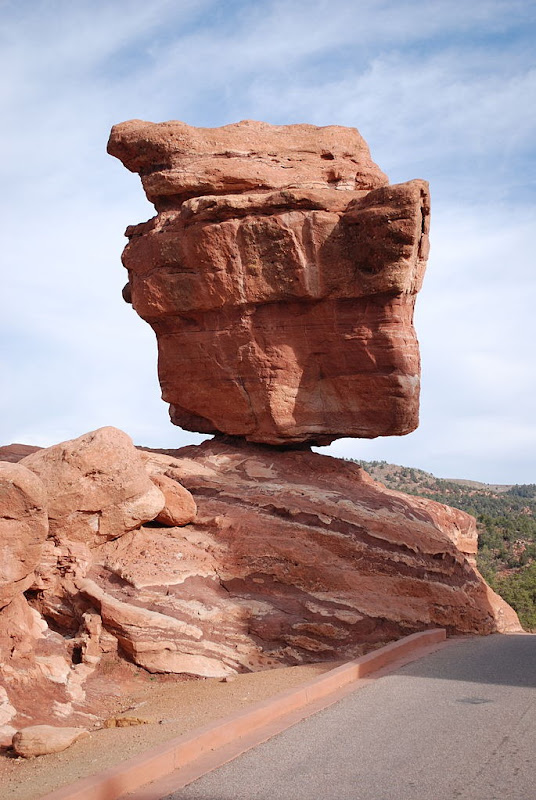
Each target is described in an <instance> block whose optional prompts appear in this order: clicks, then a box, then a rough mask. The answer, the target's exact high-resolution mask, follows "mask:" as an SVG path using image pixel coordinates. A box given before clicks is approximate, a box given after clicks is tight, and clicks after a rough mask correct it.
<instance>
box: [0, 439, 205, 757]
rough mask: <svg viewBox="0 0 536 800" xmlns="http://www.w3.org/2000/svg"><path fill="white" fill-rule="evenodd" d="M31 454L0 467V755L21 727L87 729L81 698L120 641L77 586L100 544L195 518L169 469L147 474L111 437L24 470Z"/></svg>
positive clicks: (89, 718)
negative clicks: (159, 521)
mask: <svg viewBox="0 0 536 800" xmlns="http://www.w3.org/2000/svg"><path fill="white" fill-rule="evenodd" d="M32 450H35V448H27V447H25V446H22V445H18V446H16V448H13V447H8V448H4V453H5V454H6V455H7V456H9V458H10V459H11V460H12V461H15V460H16V458H17V457H19V458H21V459H22V460H21V462H19V463H8V462H7V461H0V555H1V559H0V745H8V744H10V743H11V739H12V736H13V734H14V733H15V732H16V731H17V729H18V728H20V727H25V726H27V725H28V724H29V720H30V721H31V722H33V723H38V724H41V723H50V722H51V723H53V724H55V725H58V724H59V725H62V726H63V725H65V724H70V725H76V726H80V725H82V726H88V725H89V726H92V725H94V724H95V722H96V721H97V720H98V717H97V716H95V714H94V713H93V712H94V710H95V708H94V707H93V706H94V701H93V704H92V702H90V701H89V700H88V696H87V688H88V686H89V685H90V684H91V683H92V681H93V682H94V680H95V679H96V678H97V677H98V671H99V665H100V662H101V659H102V656H103V654H108V653H112V654H113V653H114V652H116V651H117V645H118V640H117V638H116V637H115V636H114V635H113V634H112V633H110V632H109V631H108V630H107V629H106V628H105V627H104V625H103V621H102V618H101V616H100V614H99V613H97V611H96V609H95V608H94V607H93V606H92V605H91V603H88V602H87V599H86V598H85V597H84V596H83V595H82V594H81V591H80V589H79V583H80V581H82V580H83V579H84V578H85V577H86V575H87V573H88V572H89V571H90V570H91V568H92V566H93V564H94V563H100V555H99V546H100V545H101V544H102V543H103V542H106V541H109V540H110V539H119V538H120V537H121V536H123V535H125V534H126V533H127V532H128V531H130V530H132V529H134V528H140V526H141V525H142V523H145V522H151V521H152V520H154V519H155V518H156V517H160V516H161V515H163V514H164V516H165V518H166V519H168V520H170V522H171V523H172V524H173V525H175V526H176V525H181V524H185V523H186V522H190V521H191V520H192V519H193V518H194V517H195V513H196V511H195V510H196V506H195V501H194V499H193V497H192V496H191V495H190V493H189V492H188V491H187V490H186V489H185V488H183V487H182V486H180V485H179V484H178V483H176V482H175V481H173V480H172V479H171V478H169V477H167V475H166V470H167V467H166V466H165V465H163V466H161V467H159V468H156V469H153V468H151V467H150V466H149V465H147V464H146V457H145V456H144V455H143V454H141V453H140V452H139V451H138V450H137V449H136V448H135V447H134V445H133V444H132V441H131V440H130V438H129V437H128V436H127V435H126V434H125V433H123V432H122V431H119V430H117V429H115V428H101V429H100V430H98V431H93V432H92V433H89V434H85V435H84V436H80V437H79V438H78V439H74V440H72V441H69V442H63V443H62V444H60V445H55V446H53V447H49V448H45V449H38V450H37V452H34V453H33V454H30V455H28V456H27V457H26V458H23V456H24V455H25V454H26V453H31V451H32ZM6 451H7V452H6ZM1 454H2V453H0V455H1ZM152 472H154V473H155V479H156V482H153V480H152V479H151V473H152ZM157 483H158V486H161V487H162V489H160V488H158V486H157ZM166 509H167V511H166Z"/></svg>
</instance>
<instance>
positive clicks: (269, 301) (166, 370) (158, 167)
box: [108, 120, 429, 444]
mask: <svg viewBox="0 0 536 800" xmlns="http://www.w3.org/2000/svg"><path fill="white" fill-rule="evenodd" d="M108 150H109V152H110V153H111V154H112V155H115V156H117V157H118V158H120V159H121V160H122V161H123V163H124V164H125V166H127V168H128V169H130V170H132V171H135V172H139V174H140V175H141V178H142V182H143V185H144V188H145V191H146V193H147V196H148V198H149V199H150V200H151V201H152V202H153V203H154V204H155V206H156V208H157V211H158V214H157V216H156V217H155V218H153V219H152V220H150V221H149V222H147V223H144V224H142V225H138V226H135V227H131V228H129V229H128V230H127V236H128V237H129V240H130V242H129V244H128V246H127V247H126V249H125V252H124V254H123V261H124V264H125V266H126V267H127V269H128V272H129V283H128V285H127V287H126V288H125V298H126V299H127V300H129V301H131V302H132V303H133V306H134V308H135V309H136V311H137V312H138V313H139V314H140V316H141V317H143V319H145V320H147V321H148V322H149V323H150V324H151V325H152V327H153V328H154V330H155V332H156V335H157V340H158V351H159V376H160V382H161V386H162V396H163V398H164V400H166V401H167V402H168V403H169V404H170V414H171V419H172V421H173V422H174V423H175V424H177V425H181V426H182V427H184V428H186V429H188V430H197V431H200V432H205V433H209V432H217V431H220V432H224V433H227V434H233V435H237V436H244V437H246V439H248V440H251V441H256V442H265V443H270V444H293V443H299V442H316V443H328V442H330V441H332V440H333V439H336V438H337V437H340V436H358V437H375V436H387V435H393V434H405V433H408V432H409V431H411V430H413V429H414V428H415V427H416V426H417V424H418V400H419V374H420V368H419V352H418V344H417V340H416V336H415V332H414V329H413V325H412V320H413V306H414V300H415V294H416V293H417V292H418V290H419V288H420V286H421V282H422V277H423V273H424V269H425V264H426V258H427V255H428V218H429V197H428V188H427V184H426V183H425V182H424V181H421V180H415V181H411V182H409V183H404V184H399V185H394V186H389V185H388V181H387V178H386V176H385V175H384V174H383V173H382V172H381V171H380V169H379V168H378V167H377V166H376V165H375V164H374V163H373V162H372V161H371V158H370V154H369V151H368V147H367V145H366V143H365V142H364V141H363V139H362V138H361V136H360V135H359V133H358V132H357V131H356V130H355V129H350V128H340V127H336V126H330V127H326V128H316V127H314V126H312V125H289V126H271V125H267V124H265V123H260V122H251V121H246V122H240V123H237V124H235V125H227V126H225V127H223V128H215V129H207V128H191V127H189V126H188V125H185V124H184V123H181V122H168V123H162V124H152V123H146V122H141V121H139V120H133V121H130V122H126V123H123V124H121V125H116V126H115V127H114V128H113V130H112V133H111V136H110V141H109V144H108Z"/></svg>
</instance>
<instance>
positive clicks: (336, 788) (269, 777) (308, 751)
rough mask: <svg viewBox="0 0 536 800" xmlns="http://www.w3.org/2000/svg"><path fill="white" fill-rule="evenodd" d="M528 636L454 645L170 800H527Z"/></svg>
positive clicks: (533, 753) (535, 702) (531, 783)
mask: <svg viewBox="0 0 536 800" xmlns="http://www.w3.org/2000/svg"><path fill="white" fill-rule="evenodd" d="M535 686H536V635H535V636H500V635H496V636H489V637H485V638H480V639H466V640H464V639H459V640H454V641H452V642H451V643H450V644H449V645H448V646H447V647H446V648H445V649H443V650H440V651H439V652H437V653H434V654H432V655H430V656H428V657H426V658H424V659H422V660H420V661H417V662H414V663H413V664H408V665H407V666H405V667H402V668H400V669H399V670H398V671H397V673H396V674H391V675H387V676H385V677H383V678H381V679H379V680H377V681H373V682H371V683H370V684H369V685H368V686H366V687H365V688H363V689H361V690H360V691H357V692H354V693H352V694H351V695H349V696H348V697H346V698H345V699H344V700H341V701H340V702H338V703H337V704H336V705H334V706H331V707H330V708H328V709H326V710H324V711H322V712H320V713H319V714H316V715H314V716H313V717H309V719H306V720H304V721H303V722H301V723H299V724H298V725H296V726H295V727H293V728H290V729H289V730H287V731H285V732H284V733H281V734H279V735H278V736H276V737H274V738H273V739H271V740H270V741H268V742H265V743H264V744H262V745H260V746H259V747H257V748H255V749H254V750H251V751H249V752H248V753H245V754H244V755H242V756H240V757H239V758H237V759H236V760H235V761H233V762H231V763H230V764H227V765H225V766H224V767H221V768H220V769H218V770H216V771H215V772H212V773H210V774H208V775H205V776H204V777H203V778H200V779H199V780H198V781H196V782H195V783H192V784H190V786H187V787H186V788H184V789H181V790H179V791H177V792H175V793H173V794H172V795H169V798H168V800H536V769H535V767H536V691H535V688H534V687H535Z"/></svg>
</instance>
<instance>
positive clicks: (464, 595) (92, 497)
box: [0, 428, 519, 743]
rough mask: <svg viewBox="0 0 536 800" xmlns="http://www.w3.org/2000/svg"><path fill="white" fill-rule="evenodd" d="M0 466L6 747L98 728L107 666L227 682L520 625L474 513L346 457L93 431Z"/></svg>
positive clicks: (0, 651)
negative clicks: (392, 643) (179, 445)
mask: <svg viewBox="0 0 536 800" xmlns="http://www.w3.org/2000/svg"><path fill="white" fill-rule="evenodd" d="M97 444H98V445H99V446H98V447H97ZM114 452H115V458H114ZM99 453H100V455H99ZM1 466H2V472H5V473H9V474H10V475H11V476H12V478H16V479H17V483H16V485H17V487H18V488H17V490H16V492H15V495H14V497H13V498H12V500H13V502H12V503H11V505H10V506H8V505H7V504H4V507H3V514H4V517H5V518H13V519H14V520H18V524H20V525H21V526H22V527H21V531H22V532H23V534H24V535H22V534H21V537H20V539H19V538H18V537H17V536H15V537H13V536H12V535H11V533H10V530H11V529H10V528H8V529H7V534H6V533H5V530H4V529H3V528H2V527H1V526H0V547H1V548H2V550H3V552H9V553H10V562H9V563H10V569H11V572H10V573H9V574H8V573H7V572H6V571H5V570H4V573H3V575H2V580H3V581H4V593H5V595H4V596H5V599H4V602H5V605H4V607H3V608H2V609H0V742H5V741H7V742H8V743H9V742H10V741H11V737H12V736H13V734H14V733H15V731H16V730H17V729H18V728H20V727H21V723H22V724H23V725H24V726H26V725H28V724H29V722H30V721H31V722H32V723H33V724H47V723H53V724H54V725H61V726H64V725H70V726H73V725H74V726H77V727H80V726H82V727H92V726H93V725H94V724H95V721H96V719H97V715H98V713H99V708H98V704H97V705H96V704H95V699H94V698H95V697H96V696H97V695H96V690H95V688H94V687H95V685H96V682H98V681H99V680H100V681H101V683H102V682H104V687H105V690H106V691H108V690H109V679H108V677H107V672H106V665H107V664H108V665H109V663H110V661H109V659H110V658H114V659H115V662H114V663H119V662H118V659H126V660H127V661H130V662H134V663H136V664H137V665H139V666H140V667H143V668H144V669H145V670H147V671H149V672H162V673H175V674H184V673H187V674H193V675H199V676H213V677H225V676H226V675H229V674H232V673H233V672H236V671H247V670H258V669H266V668H269V667H276V666H278V665H285V664H300V663H307V662H314V661H318V660H333V659H341V658H352V657H354V656H356V655H359V654H361V653H362V652H363V650H364V649H366V648H368V647H372V646H375V645H377V644H379V643H383V642H386V641H389V640H392V639H395V638H397V637H399V636H402V635H404V634H406V633H411V632H413V631H417V630H423V629H426V628H429V627H436V626H444V627H446V628H447V629H448V630H449V631H451V632H457V633H477V634H486V633H491V632H493V631H508V630H519V623H518V621H517V618H516V615H515V614H514V612H513V611H512V609H510V608H509V607H508V606H507V605H506V604H505V603H504V602H503V601H502V600H501V599H500V598H499V597H497V595H495V594H494V593H493V592H492V591H491V590H490V589H489V587H488V586H487V585H486V584H485V583H484V581H483V580H482V578H481V576H480V575H479V573H478V572H477V570H476V568H475V561H474V556H475V553H476V544H477V534H476V524H475V520H474V519H473V517H470V516H468V515H467V514H464V513H463V512H461V511H458V510H456V509H451V508H447V507H446V506H442V505H440V504H439V503H434V502H432V501H429V500H425V499H423V498H417V497H408V496H405V495H403V494H401V493H398V492H393V491H389V490H387V489H386V488H385V487H384V486H383V485H382V484H380V483H376V482H374V481H373V480H372V479H371V478H370V477H369V476H368V475H367V474H366V473H365V472H364V471H363V470H362V469H361V468H360V467H358V466H357V465H356V464H353V463H350V462H345V461H340V460H337V459H333V458H330V457H327V456H321V455H318V454H315V453H312V452H310V451H307V450H299V451H288V450H287V451H284V450H281V449H280V448H274V447H271V446H264V445H253V444H247V443H245V442H239V441H237V440H234V441H229V440H225V439H217V440H213V441H208V442H205V443H204V444H202V445H200V446H198V447H187V448H183V449H182V450H178V451H160V452H156V451H148V450H137V449H135V448H134V446H133V445H132V443H131V442H130V439H129V437H128V436H126V434H123V433H122V432H121V431H117V430H116V429H113V428H104V429H100V430H99V431H94V432H93V433H90V434H86V435H85V436H81V437H79V438H78V439H75V440H72V441H70V442H64V443H63V444H61V445H56V446H54V447H51V448H45V449H43V450H40V451H39V452H38V453H36V454H34V455H30V456H28V457H26V458H24V459H23V460H22V463H20V464H7V463H4V464H1ZM34 469H35V470H36V472H33V470H34ZM156 485H158V486H159V487H160V488H159V489H156ZM10 486H11V484H10ZM44 486H45V487H49V491H51V487H52V488H53V494H51V495H50V496H49V499H48V501H44V500H43V487H44ZM21 487H23V488H24V490H25V491H24V493H23V494H22V495H21V494H20V488H21ZM151 487H154V489H155V491H157V492H158V495H157V497H158V502H157V503H153V502H152V501H151V502H148V501H147V497H149V499H150V498H151V497H152V496H153V489H152V488H151ZM6 497H7V495H6ZM30 498H33V499H32V500H31V501H30ZM84 498H86V499H85V500H84ZM32 504H33V505H32ZM126 507H128V508H129V509H130V510H131V511H132V509H133V508H134V509H137V513H138V517H137V521H136V523H135V524H134V517H133V515H132V513H128V514H125V508H126ZM47 509H48V512H49V513H48V538H46V539H45V537H46V536H47V520H46V517H45V515H46V514H47ZM30 511H31V513H29V512H30ZM88 517H89V518H93V517H96V518H97V519H99V520H103V521H104V522H103V526H102V527H99V526H95V525H93V524H88V520H87V518H88ZM30 522H31V524H32V525H34V527H33V528H32V527H31V525H30V524H29V523H30ZM24 526H27V527H26V528H24ZM32 531H33V534H32V535H31V532H32ZM2 536H3V537H4V538H3V539H2ZM32 536H33V538H32ZM34 540H35V541H34ZM33 541H34V544H32V542H33ZM9 548H10V549H9ZM21 576H22V577H21ZM21 581H22V582H21ZM107 659H108V660H107ZM123 663H124V662H123ZM92 698H93V699H92Z"/></svg>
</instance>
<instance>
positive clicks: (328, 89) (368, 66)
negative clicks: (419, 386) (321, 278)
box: [0, 0, 536, 482]
mask: <svg viewBox="0 0 536 800" xmlns="http://www.w3.org/2000/svg"><path fill="white" fill-rule="evenodd" d="M0 10H1V12H2V18H3V26H2V29H1V30H0V69H2V72H3V74H4V75H9V81H4V82H3V86H2V88H1V89H0V98H1V102H2V111H3V123H2V127H1V129H0V145H1V147H2V153H3V159H2V165H1V167H0V169H1V172H2V185H3V192H2V198H1V201H0V202H1V209H0V212H1V214H2V220H3V227H4V231H5V235H4V238H3V244H2V258H3V263H4V271H5V276H6V277H5V281H4V287H3V291H4V299H5V302H4V307H5V311H3V315H2V320H1V322H0V329H1V332H2V339H3V341H4V342H5V343H7V347H6V348H5V349H6V353H5V357H4V375H5V377H6V379H7V380H6V385H7V387H8V391H7V392H5V393H4V395H3V398H2V402H3V406H4V408H3V412H2V429H1V430H0V438H1V439H2V441H10V440H13V439H19V440H21V439H22V440H26V441H34V442H37V443H40V444H47V443H51V442H53V441H57V440H59V439H61V438H66V437H69V436H75V435H78V434H79V433H81V432H83V431H84V430H88V429H91V428H93V427H96V426H98V425H101V424H115V425H118V426H119V427H123V428H124V429H125V430H127V431H128V432H129V433H130V434H131V435H132V436H133V437H134V438H135V439H137V440H138V441H145V442H146V443H147V444H153V445H157V444H171V445H172V446H178V445H179V444H180V443H186V442H188V441H192V440H194V438H195V437H193V436H191V435H190V434H185V433H182V432H181V431H179V430H178V429H175V428H173V427H172V426H170V425H169V423H168V422H167V411H166V408H165V406H164V404H163V403H162V402H161V401H160V400H159V388H158V385H157V381H156V363H155V361H156V359H155V343H154V337H153V334H152V332H151V331H150V329H149V328H148V327H147V326H146V325H144V323H143V322H141V321H140V320H139V319H138V318H137V317H136V315H135V314H134V313H133V312H132V311H131V309H130V308H129V307H127V306H125V305H124V304H123V303H122V301H121V299H120V288H121V286H122V284H123V282H124V279H125V276H124V274H123V271H122V268H121V266H120V252H121V250H122V247H123V244H124V240H123V237H122V232H123V229H124V228H125V226H126V225H127V224H128V223H133V222H137V221H140V220H143V219H146V218H148V217H149V216H151V215H152V213H153V209H152V207H151V206H150V205H149V204H148V203H147V202H146V201H145V199H144V197H143V194H142V191H141V187H140V185H139V180H138V178H137V176H133V175H131V174H129V173H128V172H127V171H126V170H124V168H123V167H122V166H121V165H120V164H119V163H118V162H116V161H115V160H113V159H110V158H109V157H108V156H107V155H106V153H105V145H106V139H107V136H108V131H109V128H110V126H111V125H112V124H113V123H115V122H119V121H122V120H124V119H128V118H132V117H139V118H144V119H151V120H155V121H158V120H163V119H173V118H178V119H184V120H185V121H187V122H189V123H190V124H197V125H209V126H217V125H222V124H225V123H227V122H230V121H234V120H237V119H243V118H247V117H250V118H258V119H266V120H267V121H270V122H277V123H287V122H297V121H307V122H312V123H315V124H333V123H338V124H343V125H355V126H356V127H358V128H359V129H360V130H361V132H362V133H363V134H364V135H365V137H366V138H367V140H368V141H369V144H370V146H371V150H372V153H373V156H374V157H375V159H376V160H377V161H378V163H379V164H380V165H381V166H382V168H383V169H385V170H386V171H387V172H388V174H389V175H390V177H391V179H392V180H394V181H402V180H407V179H409V178H412V177H424V178H428V179H430V180H431V183H432V194H433V201H434V213H433V231H432V237H433V238H432V246H433V247H432V256H431V259H430V266H429V274H428V277H427V279H426V282H425V287H424V289H423V293H422V295H421V297H420V298H419V299H418V312H417V325H418V332H419V337H420V339H421V344H422V353H423V403H422V424H421V428H420V430H419V431H417V432H416V433H415V434H412V435H411V436H409V437H403V438H402V439H389V440H383V441H382V440H375V441H374V442H357V441H351V440H343V441H342V442H340V443H338V444H337V445H334V446H333V448H332V449H334V451H335V452H338V453H342V454H347V455H357V456H359V454H362V453H366V454H368V455H370V457H383V456H381V455H380V454H381V453H389V454H390V455H389V458H394V459H398V460H400V461H403V462H405V463H410V464H411V463H413V464H414V465H416V466H423V467H425V468H430V469H432V467H433V468H434V469H436V471H437V472H438V473H439V474H443V475H445V474H458V475H462V474H469V472H468V471H469V470H470V475H469V476H470V477H474V478H479V477H483V476H486V477H485V478H484V479H486V480H490V482H491V481H494V480H505V481H506V482H510V481H521V480H526V481H529V480H534V472H535V471H536V465H535V464H534V459H533V456H532V455H531V453H533V452H534V450H533V449H532V451H531V450H530V447H532V444H533V442H534V433H535V430H536V427H535V421H534V418H533V416H534V415H533V405H532V398H533V397H534V394H535V391H536V385H535V378H534V368H533V356H532V346H531V343H532V342H533V341H534V339H535V334H536V331H535V329H534V325H535V323H534V315H533V313H532V298H533V297H534V296H535V289H536V287H535V285H534V272H533V256H532V235H533V234H532V232H531V231H532V225H533V219H534V205H535V198H534V184H533V183H532V182H531V181H530V179H529V175H530V171H531V170H530V169H529V166H532V171H533V168H534V150H533V142H534V139H535V133H536V130H535V128H536V117H535V109H536V102H534V99H535V97H534V96H535V94H536V65H535V60H534V57H533V50H532V42H533V36H534V27H535V19H536V7H535V5H534V4H532V3H526V2H524V1H519V2H517V0H504V1H502V0H476V2H473V3H462V2H452V0H436V2H434V3H429V4H423V3H422V2H416V1H415V2H414V1H413V0H404V1H403V2H398V1H395V0H363V2H360V3H355V2H354V0H331V2H327V0H307V2H306V0H286V2H282V0H272V1H268V2H263V3H253V2H248V1H247V0H230V1H229V2H226V3H221V2H217V1H216V0H181V2H180V3H177V2H175V0H152V2H150V3H148V2H146V0H143V1H142V0H118V2H114V3H109V2H105V1H104V0H92V2H90V1H89V0H80V2H76V3H72V2H69V0H36V1H35V2H32V3H20V2H14V1H11V2H6V1H5V0H4V2H0ZM528 443H531V445H530V447H529V445H528ZM531 458H532V459H533V460H532V462H531ZM506 472H508V475H506ZM492 473H493V474H492Z"/></svg>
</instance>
